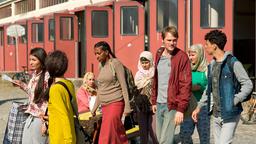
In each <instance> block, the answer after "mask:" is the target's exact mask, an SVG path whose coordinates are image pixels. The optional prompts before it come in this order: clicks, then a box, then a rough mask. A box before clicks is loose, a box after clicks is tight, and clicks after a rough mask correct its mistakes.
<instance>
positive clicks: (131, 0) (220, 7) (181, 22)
mask: <svg viewBox="0 0 256 144" xmlns="http://www.w3.org/2000/svg"><path fill="white" fill-rule="evenodd" d="M16 1H17V0H16ZM16 1H15V0H14V4H17V6H16V7H15V8H17V10H16V11H18V12H20V11H19V5H18V4H20V3H22V2H23V1H22V0H21V1H20V0H19V1H17V2H16ZM25 1H28V0H24V2H25ZM29 1H33V0H29ZM3 5H8V4H6V3H5V4H3ZM35 5H39V6H38V7H35V8H34V10H30V11H27V12H24V13H27V17H26V16H20V18H19V17H18V16H16V17H15V16H11V17H14V18H15V23H16V24H20V25H22V26H24V27H26V35H25V36H23V38H20V40H19V41H18V58H19V60H18V63H17V61H15V58H16V57H15V55H16V51H17V50H16V49H15V45H14V44H15V42H14V39H13V38H10V37H8V36H7V35H6V28H7V27H8V26H9V25H12V24H13V23H11V22H12V21H11V18H9V19H8V17H7V18H2V19H1V14H0V25H2V26H1V27H0V39H1V41H0V56H1V57H0V70H1V71H19V70H20V69H21V66H23V65H28V53H29V51H30V49H31V48H34V47H43V48H44V49H45V50H46V51H47V52H50V51H52V50H55V49H60V50H62V51H64V52H66V53H67V55H68V58H69V69H68V72H67V74H66V76H67V77H81V76H83V74H84V73H85V72H86V71H93V72H95V73H96V74H97V73H98V62H97V61H96V58H95V56H94V52H93V46H94V44H95V43H97V42H98V41H102V40H104V41H107V42H108V43H109V44H110V46H111V48H112V50H113V52H114V53H115V54H116V56H117V57H118V58H119V59H120V60H121V61H122V62H123V63H124V64H125V65H126V66H128V67H129V68H131V69H132V71H133V73H135V72H136V70H137V61H138V57H139V54H140V52H141V51H143V50H149V51H151V52H152V53H154V54H155V53H156V50H157V49H158V48H159V47H161V46H162V38H161V30H162V29H163V28H164V27H165V26H168V25H174V26H176V27H177V29H178V32H179V39H178V47H179V48H181V49H182V50H184V51H186V49H187V48H188V47H189V46H190V45H192V44H196V43H202V44H204V35H205V34H206V33H207V32H209V31H210V30H212V29H220V30H222V31H224V32H225V33H226V34H227V37H228V41H227V45H226V50H232V51H235V52H237V55H238V57H240V59H241V61H242V62H243V61H244V62H245V63H248V64H251V65H252V67H254V68H255V63H252V62H250V61H253V60H254V61H255V58H254V59H253V58H252V57H255V43H254V45H250V46H249V47H250V48H248V49H246V51H247V50H253V51H254V54H253V53H250V54H251V56H250V57H251V58H250V59H251V60H250V61H247V60H246V56H245V54H243V55H239V52H238V51H241V48H240V47H238V46H237V45H234V43H237V41H239V42H240V41H241V40H240V39H241V34H240V32H241V31H245V32H248V33H250V32H251V28H250V27H251V25H249V22H248V21H250V22H252V20H251V19H253V17H252V14H253V13H254V14H255V11H253V8H252V9H243V8H240V7H246V6H247V7H248V6H249V7H250V6H253V5H254V9H255V1H247V2H240V1H233V0H210V1H205V0H137V1H135V0H119V1H114V0H91V1H82V0H77V1H72V0H63V1H57V0H47V1H43V0H38V1H35ZM0 6H1V3H0ZM31 7H32V8H33V6H31ZM0 11H1V7H0ZM33 12H34V13H33ZM21 13H22V12H21ZM240 13H242V14H241V15H239V14H240ZM237 14H238V15H237ZM17 15H20V14H19V13H18V14H17ZM244 15H245V16H246V18H245V17H243V16H244ZM248 16H251V17H250V20H248ZM24 21H25V23H24ZM243 21H245V22H243ZM238 25H243V26H244V25H248V26H250V27H249V28H248V27H239V26H238ZM254 25H255V21H254ZM252 27H253V26H252ZM254 30H255V28H254ZM245 32H244V33H243V36H242V37H247V40H248V41H249V43H251V44H253V42H251V41H255V33H254V35H253V34H245ZM248 37H249V38H248ZM23 40H25V41H23ZM248 41H241V42H244V43H245V44H246V43H248ZM247 45H248V44H247ZM235 54H236V53H235ZM23 55H25V56H23ZM208 58H209V59H210V57H208ZM253 71H254V70H253ZM253 75H255V71H254V72H253Z"/></svg>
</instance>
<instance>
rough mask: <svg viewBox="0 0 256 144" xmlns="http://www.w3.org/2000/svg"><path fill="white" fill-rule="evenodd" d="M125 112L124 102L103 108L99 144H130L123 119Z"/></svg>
mask: <svg viewBox="0 0 256 144" xmlns="http://www.w3.org/2000/svg"><path fill="white" fill-rule="evenodd" d="M123 112H124V101H118V102H114V103H111V104H108V105H104V106H102V124H101V129H100V136H99V144H128V139H127V136H126V134H125V129H124V125H123V124H122V121H121V118H122V115H123Z"/></svg>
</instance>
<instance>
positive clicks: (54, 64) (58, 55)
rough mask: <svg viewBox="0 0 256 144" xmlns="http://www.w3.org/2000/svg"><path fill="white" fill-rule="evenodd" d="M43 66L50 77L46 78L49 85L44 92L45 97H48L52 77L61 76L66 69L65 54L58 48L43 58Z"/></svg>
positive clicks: (66, 60) (66, 59)
mask: <svg viewBox="0 0 256 144" xmlns="http://www.w3.org/2000/svg"><path fill="white" fill-rule="evenodd" d="M45 67H46V70H47V71H48V72H49V74H50V78H49V80H48V86H49V87H48V89H47V90H46V92H45V97H47V99H49V91H50V86H51V85H52V83H53V81H54V78H56V77H61V76H63V75H64V74H65V72H66V71H67V69H68V58H67V55H66V54H65V53H64V52H62V51H60V50H55V51H53V52H52V53H50V54H49V55H48V56H47V58H46V60H45Z"/></svg>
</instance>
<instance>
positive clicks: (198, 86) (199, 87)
mask: <svg viewBox="0 0 256 144" xmlns="http://www.w3.org/2000/svg"><path fill="white" fill-rule="evenodd" d="M200 89H201V86H200V85H197V84H195V85H192V91H198V90H200Z"/></svg>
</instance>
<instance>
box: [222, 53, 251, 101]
mask: <svg viewBox="0 0 256 144" xmlns="http://www.w3.org/2000/svg"><path fill="white" fill-rule="evenodd" d="M232 58H233V59H234V60H232ZM236 61H238V60H237V58H236V57H234V56H232V55H228V56H227V59H226V63H227V65H228V68H229V70H230V72H232V78H233V82H234V84H235V87H236V88H238V89H237V91H236V93H239V92H240V89H241V84H240V83H239V81H238V80H237V78H236V76H235V73H234V69H233V68H234V64H235V62H236ZM252 92H253V90H251V92H250V94H249V95H248V96H247V97H246V99H244V100H243V102H246V101H248V100H250V99H251V96H252Z"/></svg>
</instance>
